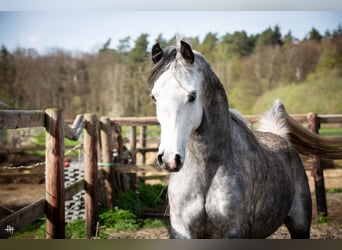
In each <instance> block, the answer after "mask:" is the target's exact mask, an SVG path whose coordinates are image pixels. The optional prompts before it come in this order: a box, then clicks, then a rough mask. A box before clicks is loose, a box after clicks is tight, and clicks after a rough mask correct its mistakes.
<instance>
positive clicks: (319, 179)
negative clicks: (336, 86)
mask: <svg viewBox="0 0 342 250" xmlns="http://www.w3.org/2000/svg"><path fill="white" fill-rule="evenodd" d="M307 121H308V129H309V130H310V131H311V132H313V133H316V134H318V133H319V128H320V123H319V118H318V116H317V114H316V113H309V114H308V115H307ZM311 159H312V163H313V166H312V175H313V177H314V182H315V193H316V206H317V215H324V216H327V215H328V211H327V200H326V194H325V185H324V175H323V167H322V164H321V159H320V157H319V156H317V155H312V157H311Z"/></svg>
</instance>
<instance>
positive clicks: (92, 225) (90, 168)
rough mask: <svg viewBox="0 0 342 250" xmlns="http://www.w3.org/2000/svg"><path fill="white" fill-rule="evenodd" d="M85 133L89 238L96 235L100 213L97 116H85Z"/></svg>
mask: <svg viewBox="0 0 342 250" xmlns="http://www.w3.org/2000/svg"><path fill="white" fill-rule="evenodd" d="M84 119H85V133H84V179H85V191H86V195H85V206H86V232H87V238H88V239H89V238H91V237H94V236H95V235H96V227H97V222H98V218H99V211H98V192H97V184H98V178H97V176H98V169H97V143H98V138H97V118H96V115H95V114H85V115H84Z"/></svg>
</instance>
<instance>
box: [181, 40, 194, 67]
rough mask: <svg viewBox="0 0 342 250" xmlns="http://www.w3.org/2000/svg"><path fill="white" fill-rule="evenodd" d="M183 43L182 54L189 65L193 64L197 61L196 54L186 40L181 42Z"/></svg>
mask: <svg viewBox="0 0 342 250" xmlns="http://www.w3.org/2000/svg"><path fill="white" fill-rule="evenodd" d="M180 43H181V54H182V56H183V58H184V59H185V61H186V62H187V63H189V64H192V63H193V62H194V60H195V56H194V53H193V52H192V49H191V46H190V44H188V43H187V42H185V41H184V40H181V41H180Z"/></svg>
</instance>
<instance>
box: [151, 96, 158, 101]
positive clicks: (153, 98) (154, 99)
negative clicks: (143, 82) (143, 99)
mask: <svg viewBox="0 0 342 250" xmlns="http://www.w3.org/2000/svg"><path fill="white" fill-rule="evenodd" d="M151 98H152V100H153V102H155V103H156V102H157V99H156V98H155V97H154V95H151Z"/></svg>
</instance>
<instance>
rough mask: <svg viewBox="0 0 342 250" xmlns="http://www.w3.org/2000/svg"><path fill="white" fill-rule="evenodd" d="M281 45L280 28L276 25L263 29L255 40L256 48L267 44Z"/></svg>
mask: <svg viewBox="0 0 342 250" xmlns="http://www.w3.org/2000/svg"><path fill="white" fill-rule="evenodd" d="M277 45H283V41H282V39H281V33H280V28H279V26H278V25H276V26H275V27H274V29H272V28H268V29H266V30H265V31H263V32H262V33H261V34H260V35H259V36H258V37H257V41H256V47H257V49H260V48H264V47H267V46H277Z"/></svg>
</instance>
